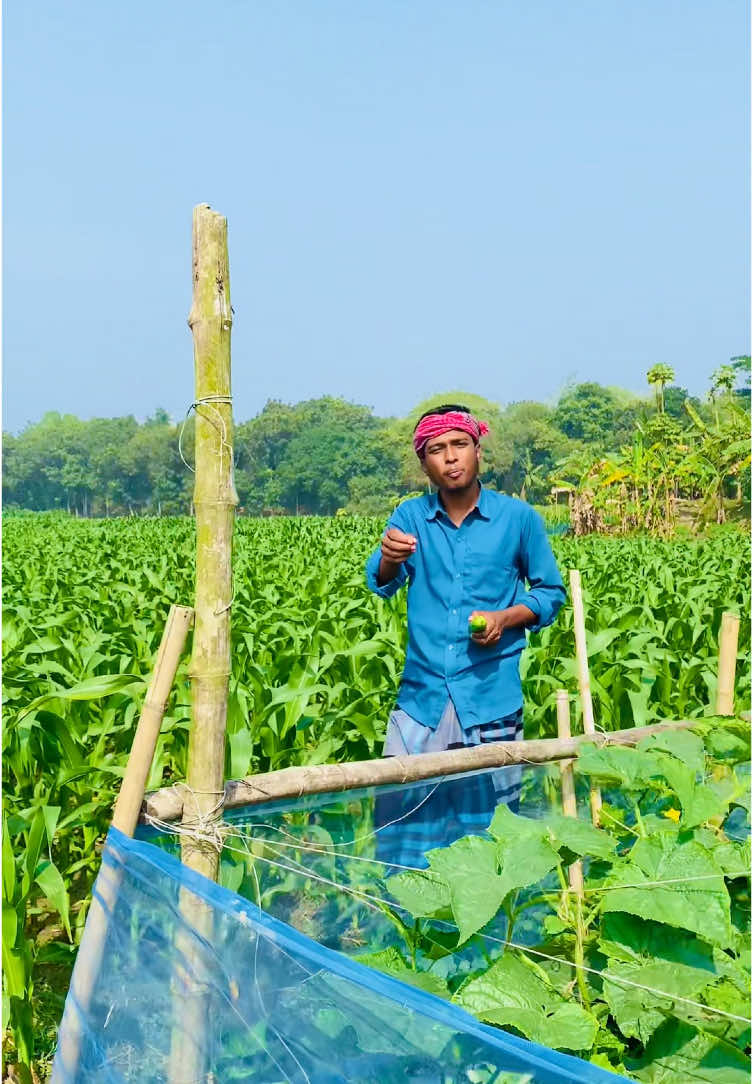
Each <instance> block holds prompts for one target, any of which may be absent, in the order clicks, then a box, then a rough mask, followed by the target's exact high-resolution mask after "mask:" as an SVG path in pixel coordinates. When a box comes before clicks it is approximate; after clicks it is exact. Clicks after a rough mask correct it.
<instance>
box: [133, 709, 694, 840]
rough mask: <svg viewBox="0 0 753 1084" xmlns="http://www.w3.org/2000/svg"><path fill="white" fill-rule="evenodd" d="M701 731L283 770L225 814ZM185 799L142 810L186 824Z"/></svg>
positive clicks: (243, 783)
mask: <svg viewBox="0 0 753 1084" xmlns="http://www.w3.org/2000/svg"><path fill="white" fill-rule="evenodd" d="M697 725H698V720H697V719H679V720H677V721H668V722H664V723H653V724H652V725H651V726H641V727H630V728H629V729H628V730H614V731H612V732H611V733H610V734H601V733H597V734H593V735H589V734H579V735H576V737H573V738H569V739H567V740H560V739H559V738H537V739H534V740H532V741H504V742H490V743H489V744H486V745H475V746H472V747H469V748H465V749H448V750H446V751H444V752H442V753H419V754H417V755H416V756H405V757H384V758H383V759H381V760H357V761H352V762H351V763H349V764H312V765H310V766H308V767H305V766H304V767H300V768H282V769H281V770H279V771H276V772H268V773H266V774H265V775H255V776H251V777H250V778H248V779H239V780H236V781H233V782H228V783H226V784H225V802H224V806H225V809H233V808H237V807H238V806H244V805H256V804H258V803H260V802H270V801H277V800H278V799H285V798H300V797H301V796H302V795H304V794H327V793H331V792H338V791H343V790H356V789H357V788H358V787H374V786H379V785H381V784H385V783H415V782H418V781H419V780H421V779H434V778H440V777H443V776H447V775H459V774H461V773H462V772H473V771H478V770H479V769H480V768H503V767H504V766H505V765H507V764H548V763H551V762H552V761H555V760H562V759H563V758H565V757H576V756H577V755H578V748H579V747H580V746H581V745H583V743H584V742H593V743H594V744H595V745H597V746H600V747H601V746H604V745H636V744H637V743H638V742H639V741H641V739H643V738H647V737H648V736H649V735H650V734H659V733H662V732H663V731H665V730H684V729H687V728H689V727H693V726H697ZM184 794H185V792H184V788H183V787H181V785H180V784H178V785H177V786H174V787H163V788H162V789H161V790H157V791H154V793H152V794H148V795H147V796H146V800H145V802H144V805H143V807H142V819H143V820H145V821H147V822H148V821H149V820H155V821H158V822H164V823H169V822H171V821H176V820H180V818H181V816H182V814H183V800H184Z"/></svg>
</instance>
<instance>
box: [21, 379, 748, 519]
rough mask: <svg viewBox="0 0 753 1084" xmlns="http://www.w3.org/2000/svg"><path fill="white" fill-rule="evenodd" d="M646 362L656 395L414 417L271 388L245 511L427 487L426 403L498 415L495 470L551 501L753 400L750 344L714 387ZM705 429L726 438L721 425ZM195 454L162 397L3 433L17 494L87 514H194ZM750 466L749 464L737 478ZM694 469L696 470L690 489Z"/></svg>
mask: <svg viewBox="0 0 753 1084" xmlns="http://www.w3.org/2000/svg"><path fill="white" fill-rule="evenodd" d="M647 376H648V380H649V385H650V387H652V388H653V389H654V393H652V392H651V390H650V389H649V391H648V393H647V394H646V395H645V396H643V397H641V396H638V395H635V394H634V393H631V392H627V391H624V390H622V389H620V388H615V387H606V386H603V385H601V384H598V383H594V382H588V383H581V384H576V385H574V386H571V387H568V388H566V389H565V391H564V392H563V393H562V394H561V395H560V397H559V400H558V402H557V403H556V404H555V405H553V406H551V405H547V404H544V403H539V402H534V401H528V402H519V403H512V404H510V405H508V406H505V407H502V406H500V405H498V404H496V403H493V402H491V401H489V400H487V399H484V398H482V397H480V396H477V395H472V394H469V393H467V392H463V391H457V390H456V391H448V392H444V393H442V394H441V395H434V396H432V397H431V398H430V399H427V400H425V401H424V402H421V403H418V404H416V406H415V407H414V408H413V410H411V411H410V413H409V414H408V415H407V416H406V417H403V418H382V417H378V416H376V415H375V414H374V413H373V411H372V410H371V409H370V408H368V407H366V406H360V405H357V404H354V403H350V402H346V401H344V400H342V399H338V398H332V397H322V398H319V399H311V400H306V401H304V402H300V403H296V404H288V403H283V402H280V401H277V400H271V401H269V402H268V403H267V404H266V405H265V406H264V408H263V410H261V411H260V413H259V414H257V415H256V416H255V417H253V418H251V419H250V420H248V421H244V422H241V423H240V424H237V425H236V428H235V437H234V457H235V481H236V489H237V491H238V496H239V501H240V511H241V513H242V514H248V515H276V514H277V515H284V514H287V515H295V514H316V515H332V514H335V513H337V512H339V511H341V512H346V513H352V514H376V515H382V514H385V513H386V512H387V511H388V510H389V509H390V508H391V507H392V506H393V505H394V504H395V503H396V502H397V501H398V500H399V499H400V498H401V497H404V496H405V495H406V494H409V493H411V492H421V491H423V490H424V489H425V479H424V477H423V475H422V473H421V471H420V467H419V464H418V461H417V459H416V457H415V455H414V453H413V451H412V446H411V439H410V438H411V433H412V429H413V426H414V425H415V422H416V420H417V419H418V417H419V416H420V415H421V414H422V413H423V412H424V411H425V410H428V409H429V408H430V407H431V406H432V405H435V404H437V403H440V402H462V403H465V404H467V405H468V406H469V407H470V408H471V409H472V410H473V411H474V413H476V414H477V416H479V417H481V418H483V419H484V420H485V421H487V422H488V423H489V426H490V434H489V436H488V437H487V438H485V440H484V456H483V464H482V466H483V472H482V479H483V481H484V482H485V484H488V485H490V486H492V487H493V488H495V489H498V490H499V491H501V492H505V493H514V494H517V495H519V496H522V497H524V498H526V499H528V500H529V501H534V502H542V501H544V500H545V499H546V498H547V497H548V496H549V495H550V493H551V490H552V487H553V486H554V487H555V488H560V489H567V487H570V488H572V489H578V488H579V487H580V488H582V487H583V483H584V479H585V480H586V481H587V480H588V479H589V478H590V477H591V475H590V474H589V471H591V472H592V471H593V467H594V464H602V467H603V464H605V463H606V464H610V463H611V464H612V465H613V467H614V469H617V468H616V466H615V464H617V463H618V462H621V461H622V460H621V458H620V457H622V458H623V459H624V458H625V457H626V456H629V455H631V454H633V452H632V451H629V450H631V449H634V448H635V444H636V438H638V439H639V442H642V444H643V446H645V447H651V446H653V445H654V444H656V443H657V441H659V442H660V443H664V444H665V445H667V447H673V448H675V449H676V448H678V447H686V446H687V448H689V447H690V444H689V443H687V442H686V444H684V443H683V441H684V440H685V438H687V441H689V442H692V443H693V444H694V445H695V444H698V443H699V442H700V443H703V440H702V439H701V435H700V434H701V431H702V430H701V429H699V426H700V427H707V428H709V431H711V430H713V429H714V426H715V425H716V426H717V428H718V427H719V426H720V425H721V424H722V420H724V423H725V424H727V421H728V419H729V416H730V411H732V410H736V411H738V412H740V411H742V412H743V415H746V412H749V410H750V366H749V359H748V358H736V359H733V360H732V364H730V365H725V366H721V367H720V368H719V369H717V370H716V372H715V373H714V375H713V377H712V379H711V386H710V390H709V394H708V396H706V397H705V398H703V399H698V398H694V397H693V396H690V395H689V394H688V392H687V390H686V389H685V388H683V387H681V386H679V385H678V384H676V383H674V372H673V371H672V369H671V368H670V367H669V366H666V365H657V366H654V367H653V368H652V369H651V370H649V373H648V374H647ZM198 409H201V408H198ZM720 419H721V420H720ZM703 439H706V443H707V444H709V445H712V444H713V439H712V438H711V437H708V435H707V437H706V438H703ZM722 443H724V441H722ZM707 451H708V449H707ZM683 454H685V453H683ZM738 458H740V457H738ZM192 461H193V418H192V417H189V418H188V419H186V420H185V422H183V423H180V424H178V425H176V424H174V422H173V421H172V420H171V419H170V417H169V416H168V414H167V413H166V412H165V411H164V410H161V409H159V410H157V411H155V413H154V414H153V415H152V416H151V417H149V418H147V419H146V421H144V422H141V423H139V422H138V421H137V420H136V419H135V418H134V417H133V416H131V415H129V416H125V417H117V418H93V419H90V420H82V419H80V418H78V417H76V416H74V415H70V414H59V413H56V412H51V413H48V414H45V415H44V417H43V418H42V419H41V420H40V421H39V422H37V423H35V424H32V425H29V426H28V427H27V428H26V429H24V430H23V431H22V432H21V433H19V434H18V435H12V434H5V435H4V454H3V498H4V507H5V509H6V510H14V509H33V510H40V511H41V510H50V509H62V510H65V511H67V512H69V513H70V514H75V515H80V516H112V515H128V514H138V515H142V514H147V515H185V514H190V512H191V494H192V489H193V475H192V474H191V471H190V470H189V469H188V468H189V466H190V465H191V463H192ZM728 465H729V466H734V464H728ZM600 469H602V468H600ZM743 475H744V469H742V470H740V471H738V477H737V483H736V484H737V486H738V489H739V487H740V486H741V485H744V484H745V481H744V477H743ZM678 479H679V475H678V477H677V478H673V483H672V484H673V487H674V490H673V491H676V492H675V495H677V492H679V490H678V485H677V484H676V483H678ZM690 482H691V479H690V478H686V479H684V483H686V489H687V487H688V484H690ZM678 484H679V483H678ZM721 484H722V487H723V486H724V484H725V482H724V481H722V483H721ZM747 484H748V487H749V483H747ZM691 488H692V486H691Z"/></svg>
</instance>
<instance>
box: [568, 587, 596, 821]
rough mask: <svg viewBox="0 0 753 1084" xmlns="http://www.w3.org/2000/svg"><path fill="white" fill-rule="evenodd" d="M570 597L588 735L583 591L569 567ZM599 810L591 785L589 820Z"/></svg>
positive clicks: (592, 731)
mask: <svg viewBox="0 0 753 1084" xmlns="http://www.w3.org/2000/svg"><path fill="white" fill-rule="evenodd" d="M570 597H571V598H572V602H573V630H574V632H575V659H576V664H577V667H578V689H579V691H580V700H581V707H582V709H583V732H584V734H587V735H589V736H591V735H593V734H595V733H596V727H595V725H594V706H593V700H592V699H591V676H590V674H589V672H588V647H587V644H586V617H585V612H584V609H583V592H582V590H581V584H580V572H579V571H578V569H577V568H571V569H570ZM600 812H601V791H600V789H599V788H598V787H596V786H592V787H591V820H592V821H593V823H594V824H595V825H597V826H598V824H599V814H600Z"/></svg>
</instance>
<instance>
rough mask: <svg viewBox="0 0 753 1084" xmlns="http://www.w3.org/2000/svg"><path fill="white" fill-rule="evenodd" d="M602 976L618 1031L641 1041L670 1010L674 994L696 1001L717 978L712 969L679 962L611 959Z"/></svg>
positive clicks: (649, 1035) (643, 1040)
mask: <svg viewBox="0 0 753 1084" xmlns="http://www.w3.org/2000/svg"><path fill="white" fill-rule="evenodd" d="M602 977H603V980H604V996H605V997H606V999H607V1002H608V1004H609V1007H610V1009H611V1010H612V1014H613V1016H614V1018H615V1020H616V1021H617V1026H618V1027H619V1029H620V1031H621V1032H622V1034H623V1035H624V1036H625V1037H626V1038H636V1039H640V1041H641V1042H642V1043H644V1044H645V1043H646V1042H648V1040H649V1038H650V1037H651V1035H653V1033H654V1031H656V1029H657V1028H658V1027H659V1026H660V1024H662V1023H663V1021H664V1020H665V1019H666V1017H667V1015H668V1014H670V1013H671V1012H672V1010H673V1008H674V1001H673V997H675V996H678V997H681V998H689V999H691V1000H695V999H696V998H697V995H698V994H699V993H700V992H701V990H704V989H705V988H706V987H707V986H709V985H710V984H712V983H714V982H715V981H716V975H715V974H713V972H709V971H705V970H699V969H698V968H694V967H686V966H685V965H684V964H679V963H673V964H672V965H671V967H668V966H667V962H666V960H653V961H650V962H648V963H644V964H626V963H618V962H617V961H614V960H611V961H610V963H609V967H608V968H607V969H606V970H604V971H603V972H602ZM620 979H623V980H627V981H625V982H620V981H619V980H620ZM664 995H666V996H664Z"/></svg>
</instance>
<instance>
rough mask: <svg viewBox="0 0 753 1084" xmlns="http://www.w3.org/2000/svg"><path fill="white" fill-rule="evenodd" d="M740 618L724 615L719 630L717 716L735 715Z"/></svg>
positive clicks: (728, 614)
mask: <svg viewBox="0 0 753 1084" xmlns="http://www.w3.org/2000/svg"><path fill="white" fill-rule="evenodd" d="M739 632H740V618H739V617H738V616H737V614H733V613H723V614H722V626H721V629H720V630H719V665H718V669H717V673H718V678H717V685H716V714H717V715H734V714H735V666H736V664H737V637H738V634H739Z"/></svg>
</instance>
